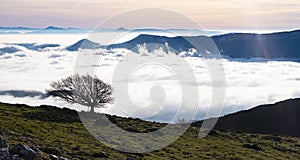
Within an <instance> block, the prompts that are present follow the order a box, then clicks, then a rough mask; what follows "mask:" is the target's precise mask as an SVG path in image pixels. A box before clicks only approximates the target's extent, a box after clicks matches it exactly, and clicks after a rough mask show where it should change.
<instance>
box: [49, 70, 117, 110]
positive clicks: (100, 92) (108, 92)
mask: <svg viewBox="0 0 300 160" xmlns="http://www.w3.org/2000/svg"><path fill="white" fill-rule="evenodd" d="M50 85H51V87H52V89H50V90H47V94H49V95H52V96H56V97H59V98H61V99H62V100H64V101H66V102H68V103H78V104H81V105H85V106H88V107H91V110H90V112H94V111H95V108H96V107H98V108H104V105H105V104H106V103H112V102H113V98H112V87H111V85H109V84H107V83H105V82H103V81H102V80H100V79H99V78H98V77H96V76H94V77H93V76H90V75H79V74H75V75H72V76H69V77H67V78H64V79H62V80H59V81H56V82H52V83H51V84H50Z"/></svg>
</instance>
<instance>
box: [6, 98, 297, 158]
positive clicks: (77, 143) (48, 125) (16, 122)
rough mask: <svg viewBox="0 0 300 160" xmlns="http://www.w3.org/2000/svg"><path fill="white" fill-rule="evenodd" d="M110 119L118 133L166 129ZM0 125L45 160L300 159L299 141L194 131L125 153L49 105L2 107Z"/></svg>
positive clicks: (12, 140) (68, 112) (13, 139)
mask: <svg viewBox="0 0 300 160" xmlns="http://www.w3.org/2000/svg"><path fill="white" fill-rule="evenodd" d="M108 117H109V118H110V119H111V120H112V121H113V122H114V123H115V124H117V125H118V126H120V127H121V128H123V129H125V130H128V131H134V132H148V131H152V130H153V129H154V128H155V129H157V128H161V127H163V126H164V125H165V124H161V123H154V122H145V121H142V120H139V119H132V118H121V117H116V116H108ZM0 122H1V125H0V136H3V137H4V139H6V141H7V143H8V144H9V146H14V145H16V144H19V143H21V144H25V145H28V146H30V147H32V148H34V149H35V150H36V151H37V153H38V156H39V157H40V158H43V159H50V154H54V155H57V156H62V157H65V158H69V159H298V158H299V156H300V146H299V144H300V139H299V138H293V137H286V136H272V135H259V134H244V133H231V132H225V131H213V132H211V134H210V135H208V136H207V137H205V138H203V139H199V138H198V132H199V128H197V127H190V128H189V129H188V130H187V132H186V133H185V134H184V135H183V136H182V137H181V138H179V139H178V140H177V141H176V142H174V143H173V144H170V145H169V146H168V147H166V148H163V149H160V150H158V151H154V152H150V153H143V154H129V153H123V152H119V151H117V150H114V149H111V148H108V147H107V146H105V145H104V144H102V143H100V142H98V141H97V140H95V139H94V138H93V137H92V136H91V135H90V134H89V132H88V131H87V130H86V129H85V128H84V126H83V124H82V123H81V122H80V119H79V118H78V115H77V112H75V111H73V110H70V109H60V108H56V107H51V106H40V107H34V108H33V107H29V106H26V105H11V104H0Z"/></svg>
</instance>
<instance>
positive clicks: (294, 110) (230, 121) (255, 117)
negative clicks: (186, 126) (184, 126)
mask: <svg viewBox="0 0 300 160" xmlns="http://www.w3.org/2000/svg"><path fill="white" fill-rule="evenodd" d="M299 115H300V99H291V100H286V101H283V102H278V103H275V104H268V105H261V106H258V107H255V108H252V109H249V110H246V111H240V112H237V113H233V114H229V115H226V116H224V117H221V118H219V120H218V122H217V124H216V126H215V129H217V130H220V129H225V130H228V131H240V132H245V133H258V134H260V133H261V134H275V135H276V134H279V135H290V136H296V137H300V116H299ZM202 123H203V121H199V122H195V123H193V124H192V125H193V126H196V127H200V126H201V125H202Z"/></svg>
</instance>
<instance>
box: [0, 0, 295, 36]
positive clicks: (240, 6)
mask: <svg viewBox="0 0 300 160" xmlns="http://www.w3.org/2000/svg"><path fill="white" fill-rule="evenodd" d="M0 2H1V5H0V26H26V27H46V26H49V25H54V26H59V27H76V28H94V27H95V26H97V25H98V24H99V23H101V22H103V21H104V20H107V19H109V18H111V17H114V16H116V15H119V14H121V13H124V12H128V11H131V10H136V9H142V8H161V9H168V10H172V11H174V12H178V13H180V14H183V15H184V16H186V17H188V18H190V19H192V20H193V21H195V22H196V23H197V24H199V25H201V26H202V27H203V28H205V29H209V30H292V29H296V28H300V1H299V0H285V1H282V0H172V1H169V0H168V1H166V0H151V1H148V0H143V1H141V0H113V1H111V0H76V1H75V0H43V1H40V0H0ZM162 16H163V15H162ZM132 27H133V28H135V26H134V23H133V24H132ZM166 27H167V26H166Z"/></svg>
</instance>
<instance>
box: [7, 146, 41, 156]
mask: <svg viewBox="0 0 300 160" xmlns="http://www.w3.org/2000/svg"><path fill="white" fill-rule="evenodd" d="M10 153H11V154H16V155H20V156H21V157H22V158H24V159H25V160H35V159H38V154H37V152H36V151H34V150H33V149H32V148H30V147H29V146H27V145H23V144H18V145H16V146H14V147H13V148H12V149H11V150H10Z"/></svg>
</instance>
